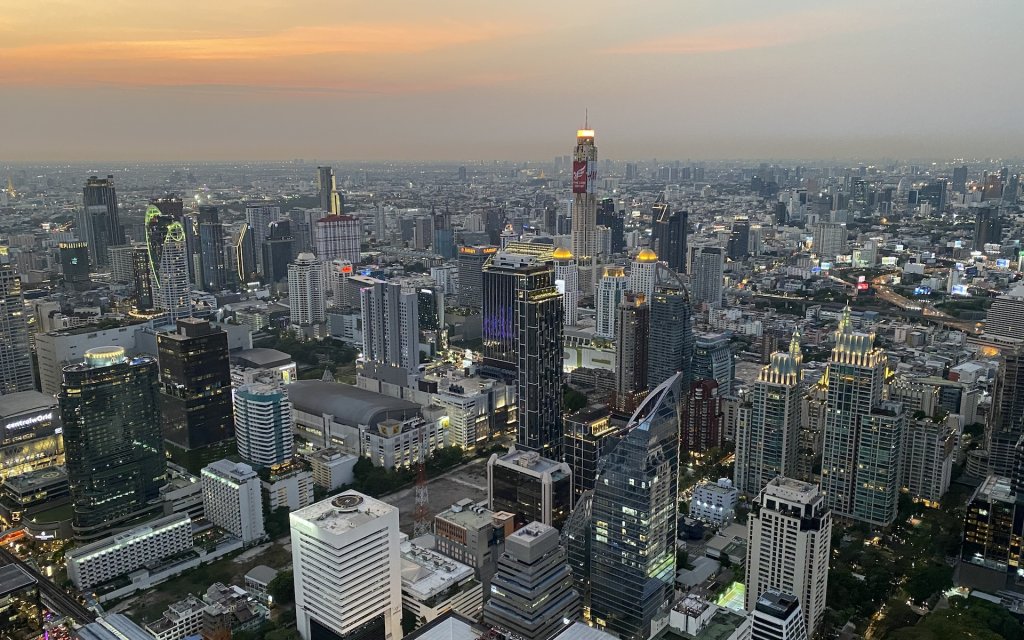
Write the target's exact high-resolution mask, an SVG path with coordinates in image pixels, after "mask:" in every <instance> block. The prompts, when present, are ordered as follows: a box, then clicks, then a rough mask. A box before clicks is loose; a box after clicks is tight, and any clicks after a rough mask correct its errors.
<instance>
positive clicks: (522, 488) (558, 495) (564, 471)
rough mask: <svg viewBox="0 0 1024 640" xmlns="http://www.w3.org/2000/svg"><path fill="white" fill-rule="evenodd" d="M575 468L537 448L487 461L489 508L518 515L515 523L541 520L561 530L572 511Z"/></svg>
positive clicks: (521, 523) (493, 457) (521, 524)
mask: <svg viewBox="0 0 1024 640" xmlns="http://www.w3.org/2000/svg"><path fill="white" fill-rule="evenodd" d="M572 491H573V489H572V470H570V469H569V465H567V464H566V463H564V462H558V461H555V460H551V459H549V458H543V457H541V455H540V454H539V453H537V452H536V451H526V450H516V447H512V448H511V450H510V451H509V452H508V453H506V454H504V455H502V456H499V455H498V454H493V455H492V456H491V457H490V459H489V460H488V461H487V507H488V508H489V509H490V510H491V511H505V512H507V513H511V514H513V516H514V521H515V526H516V527H522V526H523V525H525V524H527V523H529V522H533V521H535V520H536V521H537V522H543V523H544V524H547V525H551V526H552V527H554V528H556V529H561V528H562V525H563V524H565V520H566V518H568V517H569V513H570V512H571V511H572V505H573V495H572Z"/></svg>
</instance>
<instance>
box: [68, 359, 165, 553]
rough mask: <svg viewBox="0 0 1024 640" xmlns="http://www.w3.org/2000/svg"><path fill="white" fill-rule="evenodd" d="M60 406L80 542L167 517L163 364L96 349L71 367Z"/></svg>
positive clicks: (75, 524)
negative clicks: (161, 386) (163, 489)
mask: <svg viewBox="0 0 1024 640" xmlns="http://www.w3.org/2000/svg"><path fill="white" fill-rule="evenodd" d="M57 400H58V404H59V406H60V414H61V421H62V422H63V424H64V448H65V460H66V465H67V470H68V481H69V485H70V489H71V501H72V506H73V513H72V525H73V528H74V533H75V537H76V538H77V539H79V540H95V539H97V538H101V537H103V536H106V535H109V534H110V533H112V532H114V531H117V530H122V529H125V528H127V527H128V526H130V525H131V524H132V523H133V522H135V521H138V520H142V519H145V518H147V517H153V516H154V515H158V514H160V513H161V512H162V509H163V506H162V505H161V503H160V502H159V497H160V487H161V485H163V482H164V472H165V469H166V462H165V459H164V453H163V446H162V445H163V439H162V437H161V433H160V394H159V392H158V390H157V361H156V359H155V358H152V357H149V356H141V357H135V358H127V357H126V356H125V352H124V349H123V348H120V347H103V348H99V349H91V350H89V351H87V352H86V354H85V361H84V362H83V363H80V364H75V365H70V366H67V367H65V368H64V384H63V385H62V387H61V393H60V395H59V396H58V399H57Z"/></svg>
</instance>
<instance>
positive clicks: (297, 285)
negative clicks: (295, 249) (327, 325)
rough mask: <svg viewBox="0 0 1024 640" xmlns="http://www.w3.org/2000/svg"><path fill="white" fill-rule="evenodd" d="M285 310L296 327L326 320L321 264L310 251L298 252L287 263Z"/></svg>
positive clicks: (313, 324) (306, 326)
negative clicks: (292, 260) (286, 302)
mask: <svg viewBox="0 0 1024 640" xmlns="http://www.w3.org/2000/svg"><path fill="white" fill-rule="evenodd" d="M288 309H289V310H290V316H291V317H290V319H291V324H292V326H295V327H301V328H310V327H315V326H317V325H321V324H323V323H324V322H325V321H326V319H327V307H326V292H325V291H324V270H323V265H322V264H320V261H319V260H317V258H316V256H314V255H313V254H312V253H300V254H299V255H298V256H297V257H296V258H295V261H294V262H292V263H291V264H290V265H288Z"/></svg>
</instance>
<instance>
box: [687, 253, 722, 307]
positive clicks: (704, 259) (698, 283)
mask: <svg viewBox="0 0 1024 640" xmlns="http://www.w3.org/2000/svg"><path fill="white" fill-rule="evenodd" d="M724 273H725V252H724V251H723V250H722V248H721V247H695V248H694V256H693V279H692V281H691V291H692V292H693V303H694V304H695V305H699V304H701V303H707V304H709V305H711V306H713V307H718V306H721V305H722V288H723V284H724Z"/></svg>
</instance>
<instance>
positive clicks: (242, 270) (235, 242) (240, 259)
mask: <svg viewBox="0 0 1024 640" xmlns="http://www.w3.org/2000/svg"><path fill="white" fill-rule="evenodd" d="M255 243H256V240H255V239H254V234H253V231H252V227H251V226H250V225H249V223H248V222H243V223H241V224H240V225H239V226H238V228H237V229H236V230H235V232H234V234H233V235H232V236H231V249H230V253H229V254H228V255H229V256H230V257H231V262H232V265H231V266H232V268H231V269H230V272H231V275H230V278H229V280H231V281H234V282H237V283H239V284H246V283H249V282H253V281H255V280H256V279H257V278H258V277H259V273H258V272H259V270H261V269H262V268H263V267H262V266H261V265H260V264H259V261H258V260H257V259H256V255H257V254H256V246H255Z"/></svg>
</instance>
